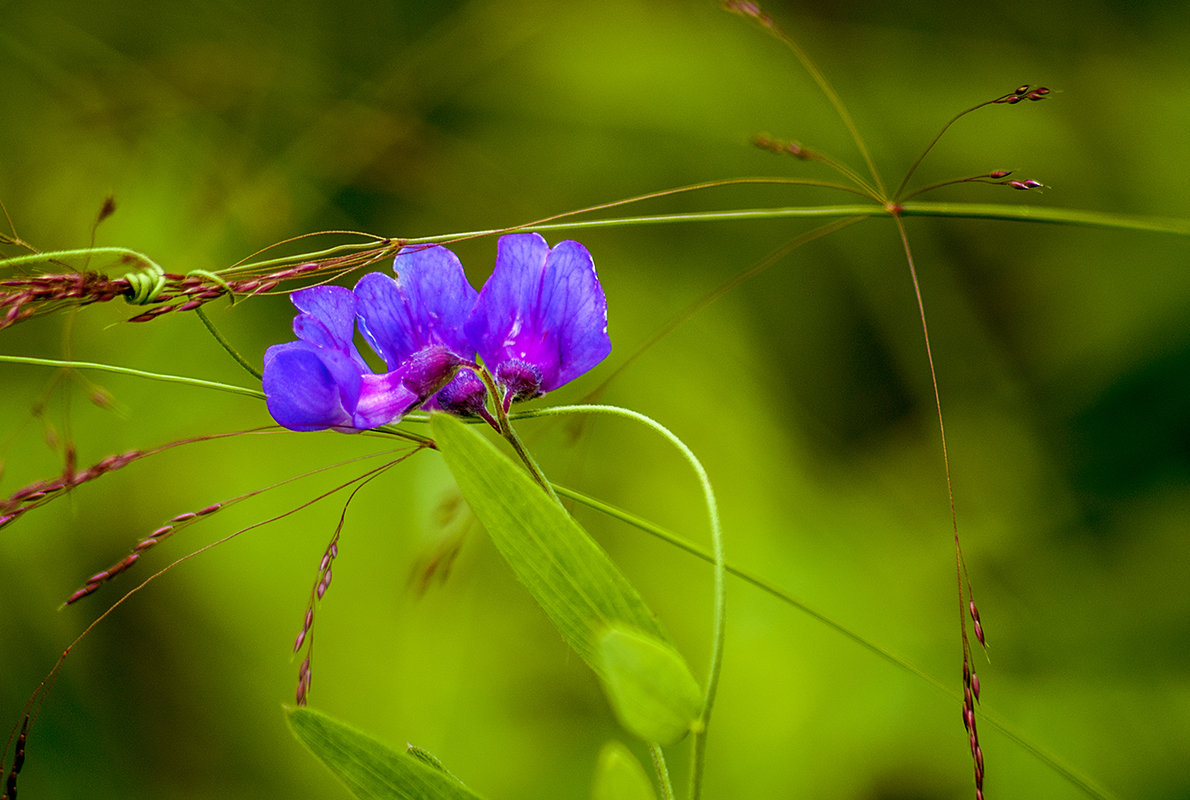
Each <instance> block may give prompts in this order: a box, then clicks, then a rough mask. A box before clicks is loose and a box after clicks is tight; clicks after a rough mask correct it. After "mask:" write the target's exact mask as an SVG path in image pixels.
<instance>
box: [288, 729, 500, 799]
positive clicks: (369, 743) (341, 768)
mask: <svg viewBox="0 0 1190 800" xmlns="http://www.w3.org/2000/svg"><path fill="white" fill-rule="evenodd" d="M288 713H289V728H290V730H292V731H293V734H294V736H296V737H297V739H298V741H300V742H301V743H302V744H304V745H305V746H306V747H307V749H309V751H310V752H311V753H313V754H314V755H315V756H317V757H318V758H319V760H321V761H322V763H323V764H326V766H327V767H328V768H329V769H330V771H331V772H333V773H335V775H336V776H337V777H338V778H339V780H341V781H343V783H344V784H346V785H347V788H348V789H350V790H351V793H352V794H354V795H355V796H356V797H358V798H360V800H480V797H479V795H477V794H475V793H474V792H472V791H471V790H470V789H468V788H467V787H465V786H463V784H462V783H460V782H459V781H458V780H456V779H455V778H453V777H451V776H450V775H449V774H448V773H445V772H443V771H442V770H441V769H436V768H434V767H432V766H430V765H428V764H426V763H424V762H423V761H422V760H420V759H418V758H415V757H413V756H411V755H408V754H406V753H402V752H399V751H396V750H393V749H392V748H390V747H387V746H386V745H384V744H381V743H380V742H378V741H376V740H375V739H373V738H372V737H370V736H367V735H365V734H363V733H360V732H359V731H357V730H356V729H355V728H352V727H351V726H349V725H345V724H344V723H342V722H339V721H338V720H336V719H333V718H331V717H328V716H327V715H326V714H323V713H321V712H319V711H313V710H311V709H308V708H290V709H288Z"/></svg>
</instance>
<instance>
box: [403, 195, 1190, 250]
mask: <svg viewBox="0 0 1190 800" xmlns="http://www.w3.org/2000/svg"><path fill="white" fill-rule="evenodd" d="M897 214H899V215H900V216H902V217H949V218H951V219H995V220H1009V221H1012V222H1041V223H1048V224H1051V225H1080V226H1083V227H1088V228H1110V229H1116V230H1134V231H1144V232H1148V233H1172V234H1176V235H1180V236H1190V219H1181V218H1178V217H1149V216H1140V215H1124V214H1116V213H1114V212H1107V211H1089V210H1084V209H1070V208H1049V207H1042V206H1011V205H1001V204H998V203H928V202H912V203H905V204H904V205H901V206H892V207H886V206H882V205H878V204H876V203H854V204H847V205H826V206H778V207H774V208H740V209H731V210H727V211H696V212H691V213H687V214H653V215H645V216H639V217H617V218H614V219H592V220H575V221H573V222H549V223H540V224H534V225H523V226H517V227H514V228H492V229H488V230H478V231H463V232H458V233H450V234H443V235H441V236H426V237H422V238H419V239H409V240H407V241H409V242H410V243H413V244H418V243H428V242H444V241H449V240H454V239H466V238H472V237H478V236H492V235H495V234H498V233H507V232H508V231H510V230H518V231H560V230H587V229H595V228H612V227H621V226H625V225H666V224H671V223H679V222H730V221H740V220H761V219H789V218H803V217H804V218H812V219H814V218H830V217H891V216H894V215H897Z"/></svg>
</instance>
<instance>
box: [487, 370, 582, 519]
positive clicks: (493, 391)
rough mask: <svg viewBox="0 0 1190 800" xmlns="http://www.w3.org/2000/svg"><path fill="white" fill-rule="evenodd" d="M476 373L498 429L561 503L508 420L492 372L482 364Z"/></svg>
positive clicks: (541, 482) (534, 474)
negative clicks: (494, 414)
mask: <svg viewBox="0 0 1190 800" xmlns="http://www.w3.org/2000/svg"><path fill="white" fill-rule="evenodd" d="M475 373H476V374H477V375H479V377H480V379H481V380H482V381H483V384H484V386H486V387H487V389H488V396H489V397H491V398H492V405H493V406H495V408H496V424H497V426H498V427H497V430H499V431H500V435H501V436H503V437H504V438H505V439H507V440H508V443H509V444H510V445H512V449H513V450H514V451H516V454H517V457H518V458H520V459H521V462H522V463H523V464H524V465H525V468H526V469H528V470H529V474H530V475H531V476H533V480H535V481H537V483H538V485H539V486H541V488H542V489H544V490H545V493H546V494H548V495H549V496H550V497H551V498H553V500H554V502H555V503H557V504H559V505H561V504H562V501H561V500H560V499H559V498H558V495H557V493H556V492H555V491H554V487H553V485H552V484H551V483H550V482H549V479H547V478H546V477H545V473H544V472H542V471H541V467H539V466H537V461H536V460H535V459H534V458H533V455H532V454H531V453H530V452H529V451H528V450H527V449H526V448H525V445H524V443H523V442H522V441H521V437H519V436H517V432H516V429H515V428H513V427H512V423H511V422H509V421H508V412H507V411H506V410H505V409H504V402H503V398H502V397H501V394H500V389H499V387H497V386H496V381H495V379H494V378H493V377H492V373H490V372H488V370H487V369H486V368H485V367H483V366H482V365H476V367H475Z"/></svg>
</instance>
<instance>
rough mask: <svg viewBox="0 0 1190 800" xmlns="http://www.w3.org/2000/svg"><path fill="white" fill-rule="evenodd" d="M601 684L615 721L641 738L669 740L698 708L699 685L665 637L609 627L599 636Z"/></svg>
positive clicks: (688, 724)
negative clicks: (602, 678) (602, 680)
mask: <svg viewBox="0 0 1190 800" xmlns="http://www.w3.org/2000/svg"><path fill="white" fill-rule="evenodd" d="M599 646H600V648H599V652H600V658H601V659H602V661H603V668H604V669H603V672H604V676H605V677H604V684H603V685H604V689H605V690H606V691H607V697H608V700H609V701H610V702H611V705H612V710H613V711H615V712H616V717H617V718H618V719H619V720H620V724H621V725H623V726H624V729H625V730H627V731H629V732H630V733H632V734H634V735H636V736H639V737H640V738H642V739H644V740H645V741H646V742H657V743H659V744H662V745H670V744H675V743H677V742H678V741H680V740H681V739H682V737H684V736H685V735H686V734H687V733H689V732H690V730H691V728H692V726H694V725H695V724H696V722H697V720H698V718H699V713H700V711H701V709H702V690H701V689H700V688H699V685H698V682H697V681H696V680H694V676H693V675H691V674H690V668H689V667H687V666H686V662H685V661H684V660H683V659H682V656H681V655H679V654H678V651H677V650H675V649H674V648H673V647H672V646H671V645H670V644H669V643H668V642H663V641H661V640H660V639H656V638H654V637H652V636H649V635H647V634H643V633H640V632H638V631H633V630H628V629H626V628H619V627H612V628H609V629H608V630H606V631H605V632H604V634H603V635H602V636H601V637H600V638H599Z"/></svg>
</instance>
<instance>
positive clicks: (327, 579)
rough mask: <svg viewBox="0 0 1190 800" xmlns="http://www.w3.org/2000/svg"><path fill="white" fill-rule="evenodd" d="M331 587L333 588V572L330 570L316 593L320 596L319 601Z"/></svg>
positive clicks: (323, 577)
mask: <svg viewBox="0 0 1190 800" xmlns="http://www.w3.org/2000/svg"><path fill="white" fill-rule="evenodd" d="M330 587H331V571H330V569H327V571H326V574H324V575H323V576H322V580H320V581H319V582H318V589H317V591H316V593H317V594H318V599H319V600H321V599H322V596H323V595H324V594H326V590H327V589H329V588H330Z"/></svg>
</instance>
